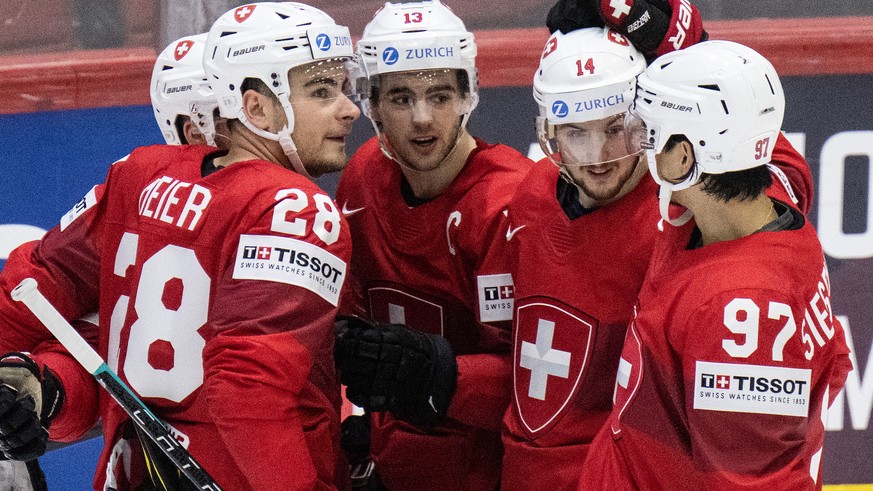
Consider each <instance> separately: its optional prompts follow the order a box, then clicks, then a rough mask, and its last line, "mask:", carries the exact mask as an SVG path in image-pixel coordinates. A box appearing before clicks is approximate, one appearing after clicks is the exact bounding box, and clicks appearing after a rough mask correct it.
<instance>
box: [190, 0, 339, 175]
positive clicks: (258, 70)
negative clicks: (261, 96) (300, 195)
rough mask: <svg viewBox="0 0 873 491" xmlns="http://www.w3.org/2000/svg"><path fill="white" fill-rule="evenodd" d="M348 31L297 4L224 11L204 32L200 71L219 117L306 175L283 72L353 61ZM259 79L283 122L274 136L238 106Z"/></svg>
mask: <svg viewBox="0 0 873 491" xmlns="http://www.w3.org/2000/svg"><path fill="white" fill-rule="evenodd" d="M353 57H354V53H353V50H352V39H351V36H350V34H349V29H348V27H345V26H339V25H337V24H336V22H334V20H333V19H332V18H331V17H330V16H329V15H327V14H326V13H324V12H322V11H321V10H319V9H317V8H315V7H311V6H309V5H305V4H302V3H296V2H281V3H269V2H263V3H252V4H248V5H243V6H241V7H237V8H235V9H232V10H230V11H228V12H226V13H224V14H223V15H222V16H221V17H219V18H218V20H216V21H215V23H214V24H213V25H212V28H210V29H209V36H208V37H207V39H206V52H205V53H204V61H203V67H204V69H205V70H206V74H207V76H208V80H209V82H210V84H211V85H212V88H213V90H214V91H215V94H216V96H217V97H218V103H219V108H220V110H221V115H222V116H224V117H226V118H228V119H239V120H240V121H241V122H242V123H243V124H244V125H246V127H247V128H248V129H249V130H251V131H252V132H253V133H255V134H257V135H259V136H261V137H263V138H267V139H270V140H274V141H278V142H279V143H280V144H281V145H282V149H283V151H284V152H285V154H286V155H287V156H288V158H289V159H290V161H291V164H292V165H293V166H294V168H295V170H297V172H299V173H301V174H303V175H308V173H306V170H305V169H304V168H303V164H302V163H301V162H300V159H299V157H298V156H297V148H296V146H295V145H294V142H293V141H292V140H291V133H292V132H293V131H294V112H293V110H292V109H291V102H290V100H289V97H290V93H289V81H288V71H289V70H290V69H291V68H294V67H297V66H300V65H305V64H308V63H313V62H319V61H324V60H330V59H346V60H348V59H352V58H353ZM247 78H254V79H259V80H261V81H262V82H263V83H264V84H265V85H266V86H267V87H269V89H270V90H271V91H272V92H273V94H274V95H275V96H276V97H277V98H278V100H279V102H280V103H281V104H282V107H283V109H284V110H285V115H286V117H287V119H288V124H287V126H285V127H284V128H282V129H281V130H280V131H279V132H278V133H269V132H267V131H264V130H261V129H259V128H256V127H255V126H254V125H252V124H251V123H250V122H249V121H248V120H247V119H246V117H245V114H244V113H243V107H242V90H241V86H242V84H243V81H244V80H245V79H247Z"/></svg>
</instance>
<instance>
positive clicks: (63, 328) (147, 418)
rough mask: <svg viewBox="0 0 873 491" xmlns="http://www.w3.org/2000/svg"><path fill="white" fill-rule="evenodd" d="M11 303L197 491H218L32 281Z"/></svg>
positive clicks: (25, 282)
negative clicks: (97, 385) (106, 395)
mask: <svg viewBox="0 0 873 491" xmlns="http://www.w3.org/2000/svg"><path fill="white" fill-rule="evenodd" d="M11 296H12V299H13V300H15V301H18V302H21V303H23V304H24V305H25V306H27V308H28V309H30V311H31V312H33V315H35V316H36V318H37V319H39V321H40V322H42V323H43V325H45V327H46V329H48V330H49V332H51V333H52V335H53V336H54V337H55V338H57V340H58V341H60V342H61V344H62V345H63V346H64V348H66V349H67V351H69V352H70V354H71V355H73V358H75V359H76V361H77V362H79V364H81V365H82V367H84V368H85V370H88V372H89V373H90V374H91V375H93V376H94V378H95V379H97V382H99V383H100V385H102V386H103V388H105V389H106V391H107V392H109V395H111V396H112V398H113V399H115V401H116V402H118V404H119V405H120V406H121V407H122V408H123V409H124V411H125V412H126V413H127V414H128V415H130V417H131V419H132V420H133V422H134V424H136V425H137V426H138V427H139V428H140V429H141V430H142V431H143V432H144V433H145V434H146V435H147V436H148V437H149V438H150V439H151V440H152V441H153V442H155V445H157V446H158V448H160V449H161V451H162V452H164V454H166V456H167V457H168V458H169V459H170V461H171V462H173V464H174V465H175V466H176V467H178V468H179V470H180V471H182V474H184V475H185V476H186V477H187V478H188V479H190V480H191V482H193V483H194V484H195V485H196V486H197V487H198V488H199V489H202V490H206V491H221V487H219V486H218V484H217V483H216V482H215V480H214V479H212V477H211V476H210V475H209V473H208V472H206V470H205V469H204V468H203V467H201V466H200V464H198V463H197V461H196V460H195V459H194V457H192V456H191V454H189V453H188V451H187V450H186V449H185V447H183V446H182V445H181V444H180V443H179V442H178V440H176V439H175V438H173V436H172V435H171V434H170V432H169V431H168V430H167V426H166V425H165V424H164V422H163V421H161V420H160V419H159V418H158V417H157V416H155V415H154V414H153V413H152V412H151V411H149V409H148V407H146V405H145V404H144V403H143V402H142V401H141V400H140V399H139V398H138V397H137V396H136V394H134V392H133V390H131V389H130V387H128V386H127V384H125V383H124V382H123V381H122V380H121V379H120V378H118V375H117V374H116V373H115V372H113V371H112V370H111V369H110V368H109V366H107V365H106V362H104V361H103V359H102V358H101V357H100V355H99V354H97V352H96V351H94V348H92V347H91V345H89V344H88V343H87V342H86V341H85V340H84V339H83V338H82V336H80V335H79V333H78V332H77V331H76V329H75V328H74V327H73V326H72V325H70V323H69V322H68V321H67V320H66V319H64V317H63V316H62V315H61V314H60V312H58V311H57V309H55V307H54V306H53V305H52V304H51V303H50V302H49V301H48V300H47V299H46V298H45V297H44V296H43V295H42V293H40V291H39V289H38V285H37V282H36V280H35V279H33V278H25V279H24V280H23V281H22V282H21V283H19V284H18V286H16V287H15V288H14V289H13V290H12V292H11Z"/></svg>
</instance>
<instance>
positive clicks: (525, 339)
mask: <svg viewBox="0 0 873 491" xmlns="http://www.w3.org/2000/svg"><path fill="white" fill-rule="evenodd" d="M516 315H517V322H516V329H515V338H514V340H513V343H514V348H513V361H514V363H513V386H514V390H515V401H516V405H517V409H518V414H519V417H520V419H521V422H522V425H523V427H524V429H525V432H527V433H528V435H530V436H531V437H533V436H535V435H538V434H539V433H541V432H543V431H545V430H548V429H549V428H551V427H552V426H553V425H554V424H555V423H556V422H557V421H558V419H559V416H560V415H561V414H562V412H563V411H564V409H565V408H567V407H568V406H570V405H571V404H572V401H573V399H574V398H575V397H576V394H577V392H578V390H579V385H580V383H581V381H582V374H583V373H584V371H585V367H586V366H588V364H589V358H590V352H591V347H592V344H593V343H594V337H595V330H596V329H595V326H596V321H595V320H594V319H593V318H591V317H590V316H587V315H585V314H584V313H582V312H579V311H577V310H575V309H573V308H572V307H569V306H566V305H563V304H560V303H559V302H557V301H555V300H552V299H546V298H543V297H534V298H527V299H525V300H524V301H523V304H521V305H520V306H519V307H518V309H517V310H516Z"/></svg>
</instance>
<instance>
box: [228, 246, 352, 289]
mask: <svg viewBox="0 0 873 491" xmlns="http://www.w3.org/2000/svg"><path fill="white" fill-rule="evenodd" d="M345 274H346V263H345V262H344V261H342V260H341V259H339V258H338V257H336V256H334V255H333V254H331V253H329V252H327V251H326V250H324V249H322V248H321V247H318V246H316V245H313V244H310V243H308V242H304V241H302V240H297V239H292V238H289V237H278V236H275V235H242V236H240V240H239V247H238V249H237V256H236V264H235V266H234V271H233V277H234V278H236V279H249V280H266V281H276V282H280V283H286V284H289V285H296V286H299V287H302V288H306V289H307V290H309V291H311V292H313V293H316V294H317V295H319V296H320V297H321V298H323V299H325V300H327V301H328V302H330V303H331V304H332V305H334V306H336V305H337V304H338V303H339V295H340V289H341V287H342V284H343V279H344V278H345Z"/></svg>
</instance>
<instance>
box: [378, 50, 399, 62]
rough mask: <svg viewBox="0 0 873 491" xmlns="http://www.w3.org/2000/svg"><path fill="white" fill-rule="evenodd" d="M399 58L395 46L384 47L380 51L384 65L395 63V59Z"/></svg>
mask: <svg viewBox="0 0 873 491" xmlns="http://www.w3.org/2000/svg"><path fill="white" fill-rule="evenodd" d="M399 59H400V53H398V52H397V50H396V49H395V48H386V49H385V51H383V52H382V61H384V62H385V64H386V65H393V64H395V63H397V60H399Z"/></svg>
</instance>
